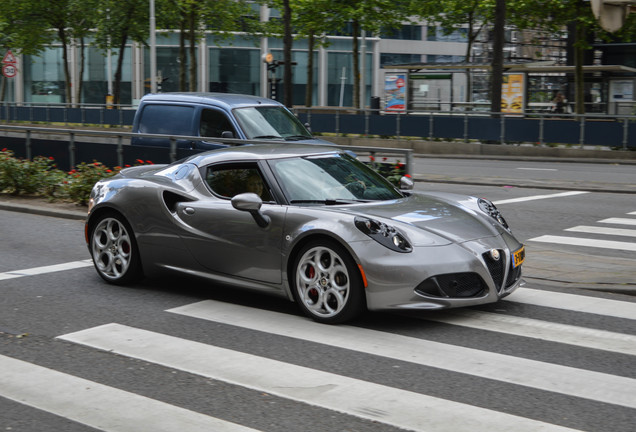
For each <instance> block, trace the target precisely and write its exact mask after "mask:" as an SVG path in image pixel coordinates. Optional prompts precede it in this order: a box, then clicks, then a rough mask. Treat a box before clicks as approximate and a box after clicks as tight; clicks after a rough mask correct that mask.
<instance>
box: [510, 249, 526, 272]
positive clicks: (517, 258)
mask: <svg viewBox="0 0 636 432" xmlns="http://www.w3.org/2000/svg"><path fill="white" fill-rule="evenodd" d="M525 259H526V248H525V246H521V249H519V250H518V251H516V252H513V254H512V266H513V267H519V266H520V265H521V264H523V261H524V260H525Z"/></svg>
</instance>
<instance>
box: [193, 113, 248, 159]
mask: <svg viewBox="0 0 636 432" xmlns="http://www.w3.org/2000/svg"><path fill="white" fill-rule="evenodd" d="M224 134H225V135H224ZM229 134H231V136H229ZM199 135H200V136H201V137H207V138H230V137H231V138H238V139H241V138H242V136H241V134H240V133H238V132H237V128H236V127H235V125H234V124H233V122H232V119H231V118H230V117H229V116H228V115H227V114H226V113H225V111H223V110H220V109H214V108H204V109H202V110H201V117H200V122H199ZM227 146H228V144H223V143H221V142H218V141H216V140H213V141H212V140H204V141H201V142H200V143H199V145H197V147H200V148H202V149H206V150H207V149H215V148H220V147H227Z"/></svg>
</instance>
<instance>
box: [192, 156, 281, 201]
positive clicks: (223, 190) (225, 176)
mask: <svg viewBox="0 0 636 432" xmlns="http://www.w3.org/2000/svg"><path fill="white" fill-rule="evenodd" d="M205 181H206V182H207V183H208V186H210V189H212V192H214V193H215V194H216V195H219V196H221V197H222V198H232V197H233V196H235V195H238V194H241V193H245V192H252V193H255V194H256V195H258V196H259V197H260V198H261V199H262V200H263V201H264V202H268V201H273V199H272V193H271V190H270V188H269V186H268V184H267V182H266V181H265V179H264V178H263V176H262V175H261V172H260V170H259V169H258V167H257V166H256V164H226V165H211V166H209V167H208V168H207V170H206V175H205Z"/></svg>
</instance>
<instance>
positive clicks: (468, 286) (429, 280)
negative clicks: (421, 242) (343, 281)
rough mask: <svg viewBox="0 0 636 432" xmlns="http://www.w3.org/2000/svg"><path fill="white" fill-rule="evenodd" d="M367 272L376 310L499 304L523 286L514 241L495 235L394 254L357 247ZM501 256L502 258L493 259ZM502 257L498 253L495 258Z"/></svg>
mask: <svg viewBox="0 0 636 432" xmlns="http://www.w3.org/2000/svg"><path fill="white" fill-rule="evenodd" d="M351 246H352V247H353V248H354V249H358V248H359V249H361V250H356V251H355V252H356V254H357V255H358V257H361V259H360V263H361V265H362V268H363V270H364V272H365V276H366V278H367V282H368V286H367V288H366V299H367V307H368V308H369V309H370V310H395V309H428V310H432V309H446V308H454V307H462V306H474V305H480V304H486V303H493V302H496V301H498V300H499V299H501V298H503V297H505V296H507V295H509V294H510V293H511V292H513V291H514V290H515V289H517V288H518V287H519V286H520V285H521V284H522V283H523V280H522V278H521V266H517V267H513V264H512V253H513V252H514V251H516V250H518V249H519V248H521V247H522V245H521V244H520V243H518V242H517V241H516V240H515V239H514V238H512V237H510V238H507V239H504V237H501V236H498V237H491V238H486V239H479V240H475V241H469V242H465V243H461V244H449V245H445V246H434V247H415V248H414V249H413V251H412V252H411V253H407V254H404V253H394V252H391V251H390V250H388V249H386V248H384V247H382V246H380V245H378V244H374V245H372V244H369V243H367V242H364V244H357V245H353V244H352V245H351ZM492 250H497V251H498V252H499V255H500V256H499V260H495V259H494V258H492V253H491V251H492ZM495 255H496V254H495Z"/></svg>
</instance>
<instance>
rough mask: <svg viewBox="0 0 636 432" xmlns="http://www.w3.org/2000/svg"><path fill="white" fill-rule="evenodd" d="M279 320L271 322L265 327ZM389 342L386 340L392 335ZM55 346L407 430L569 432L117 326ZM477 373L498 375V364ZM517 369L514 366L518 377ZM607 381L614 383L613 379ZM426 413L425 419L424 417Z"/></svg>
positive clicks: (71, 337) (625, 398)
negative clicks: (94, 352)
mask: <svg viewBox="0 0 636 432" xmlns="http://www.w3.org/2000/svg"><path fill="white" fill-rule="evenodd" d="M254 312H256V310H254V309H249V311H248V313H247V315H248V316H249V315H251V314H253V313H254ZM269 314H272V313H271V312H270V313H269ZM276 318H277V317H276V316H274V315H270V317H269V319H268V320H267V322H271V321H272V319H276ZM292 318H295V319H294V324H295V325H297V324H301V323H302V322H305V323H310V321H308V320H307V319H305V318H300V317H292ZM312 324H313V325H314V327H313V329H314V330H317V329H319V331H315V333H322V332H323V331H325V332H331V333H334V334H338V330H345V331H346V327H344V328H342V327H340V326H338V327H329V326H324V325H320V324H316V323H312ZM356 333H357V329H356ZM387 336H389V339H390V338H392V337H393V336H395V335H388V334H387ZM60 339H63V340H67V341H70V342H75V343H78V344H82V345H86V346H89V347H92V348H96V349H101V350H105V351H108V352H112V353H115V354H119V355H124V356H127V357H132V358H136V359H141V360H144V361H148V362H151V363H154V364H160V365H163V366H167V367H170V368H173V369H177V370H181V371H185V372H187V373H192V374H196V375H200V376H203V377H207V378H211V379H215V380H220V381H223V382H227V383H230V384H233V385H238V386H241V387H245V388H250V389H254V390H257V391H261V392H266V393H268V394H273V395H276V396H279V397H283V398H286V399H291V400H295V401H299V402H303V403H307V404H310V405H313V406H318V407H321V408H325V409H329V410H333V411H336V412H341V413H345V414H349V415H352V416H356V417H359V418H365V419H369V420H372V421H375V422H380V423H385V424H389V425H392V426H395V427H401V428H404V429H408V430H435V431H440V432H443V431H445V432H464V431H466V432H469V431H470V432H473V431H475V430H487V431H490V432H495V431H501V432H510V431H515V432H522V431H528V432H530V431H537V430H546V431H547V430H549V431H552V430H554V431H566V430H569V429H567V428H564V427H560V426H556V425H552V424H548V423H544V422H540V421H536V420H532V419H527V418H523V417H517V416H514V415H510V414H506V413H501V412H497V411H493V410H489V409H484V408H479V407H475V406H472V405H467V404H462V403H458V402H453V401H448V400H444V399H440V398H435V397H432V396H427V395H424V394H420V393H415V392H411V391H406V390H401V389H397V388H393V387H389V386H385V385H380V384H374V383H370V382H366V381H362V380H358V379H354V378H350V377H346V376H342V375H336V374H332V373H328V372H324V371H320V370H316V369H311V368H307V367H303V366H296V365H293V364H289V363H284V362H281V361H277V360H272V359H268V358H264V357H259V356H255V355H251V354H246V353H242V352H238V351H232V350H229V349H225V348H219V347H215V346H212V345H206V344H203V343H200V342H195V341H188V340H185V339H181V338H178V337H173V336H169V335H163V334H160V333H155V332H150V331H147V330H141V329H136V328H133V327H128V326H124V325H119V324H107V325H103V326H100V327H95V328H91V329H87V330H82V331H79V332H76V333H71V334H67V335H64V336H60ZM347 341H348V343H352V342H354V341H355V339H350V338H347ZM376 343H377V342H376ZM482 367H484V368H489V369H495V370H497V371H499V365H494V364H489V365H483V366H482ZM518 369H519V366H517V371H516V372H517V373H518ZM607 378H608V379H609V380H610V381H614V379H615V378H617V377H612V376H607ZM624 384H626V382H625V381H624V380H623V379H621V385H615V388H613V387H611V386H607V384H603V387H606V388H607V391H608V392H609V393H610V394H618V393H621V392H624V393H625V394H624V395H623V396H622V397H621V398H620V399H621V400H622V402H623V403H624V402H625V401H629V400H630V399H635V398H636V389H631V386H629V385H627V386H626V387H625V388H622V387H623V385H624ZM579 386H582V387H586V384H581V383H579ZM627 387H629V388H630V389H631V390H630V389H628V388H627ZM630 391H631V394H630V393H629V392H630ZM599 396H602V395H600V394H599ZM423 412H425V413H426V415H422V413H423ZM458 413H461V415H458Z"/></svg>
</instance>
